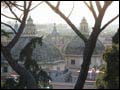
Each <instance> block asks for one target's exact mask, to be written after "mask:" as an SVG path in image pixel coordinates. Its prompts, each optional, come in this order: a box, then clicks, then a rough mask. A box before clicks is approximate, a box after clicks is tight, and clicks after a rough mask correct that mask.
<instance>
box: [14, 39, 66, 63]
mask: <svg viewBox="0 0 120 90" xmlns="http://www.w3.org/2000/svg"><path fill="white" fill-rule="evenodd" d="M32 38H33V37H21V38H20V39H19V41H18V42H17V44H16V45H15V47H14V48H13V49H12V55H13V57H15V59H17V60H18V59H19V56H20V52H21V50H22V49H23V48H24V47H25V46H26V45H27V44H28V43H29V42H30V40H31V39H32ZM32 59H34V60H37V61H39V62H41V63H52V64H54V63H55V62H63V60H64V58H63V56H62V54H61V53H60V51H59V50H58V49H57V48H56V47H55V46H54V45H52V44H48V42H46V41H45V40H43V42H42V46H40V45H39V44H37V47H36V48H34V50H33V53H32Z"/></svg>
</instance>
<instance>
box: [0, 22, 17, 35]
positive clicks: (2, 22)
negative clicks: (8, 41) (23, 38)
mask: <svg viewBox="0 0 120 90" xmlns="http://www.w3.org/2000/svg"><path fill="white" fill-rule="evenodd" d="M1 24H3V25H5V26H7V27H9V28H10V29H11V30H13V32H14V33H15V34H16V33H17V32H16V30H15V29H14V28H13V27H12V26H11V25H9V24H7V23H4V22H1Z"/></svg>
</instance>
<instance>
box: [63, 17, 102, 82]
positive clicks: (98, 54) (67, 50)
mask: <svg viewBox="0 0 120 90" xmlns="http://www.w3.org/2000/svg"><path fill="white" fill-rule="evenodd" d="M80 31H81V33H82V34H84V35H85V36H86V37H87V38H88V37H89V29H88V23H87V21H86V19H85V18H83V19H82V21H81V23H80ZM84 48H85V44H84V41H83V40H82V39H81V38H80V37H78V36H75V37H74V38H73V39H72V40H71V41H70V42H69V43H68V44H67V45H66V46H65V47H64V48H63V53H64V57H65V61H66V66H67V68H69V70H70V71H71V72H72V81H73V82H76V80H77V77H78V74H79V70H80V69H81V68H80V66H81V64H82V62H83V52H84ZM103 51H104V45H103V44H102V43H101V41H100V40H97V43H96V47H95V50H94V53H93V55H92V58H91V64H90V69H91V68H93V67H97V68H98V67H99V66H100V65H102V64H103V58H102V55H103Z"/></svg>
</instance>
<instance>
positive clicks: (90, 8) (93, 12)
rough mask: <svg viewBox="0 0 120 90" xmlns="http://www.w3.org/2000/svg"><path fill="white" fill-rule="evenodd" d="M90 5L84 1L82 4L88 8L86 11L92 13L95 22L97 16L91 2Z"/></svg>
mask: <svg viewBox="0 0 120 90" xmlns="http://www.w3.org/2000/svg"><path fill="white" fill-rule="evenodd" d="M89 3H90V6H89V5H88V3H87V2H85V1H84V4H85V5H86V6H87V7H88V9H89V10H90V11H91V12H92V14H93V16H94V19H95V20H96V19H97V14H96V12H95V10H94V8H93V4H92V1H89Z"/></svg>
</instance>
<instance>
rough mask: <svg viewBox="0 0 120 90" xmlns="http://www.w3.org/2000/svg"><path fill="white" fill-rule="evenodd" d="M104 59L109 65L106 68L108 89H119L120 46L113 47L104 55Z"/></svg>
mask: <svg viewBox="0 0 120 90" xmlns="http://www.w3.org/2000/svg"><path fill="white" fill-rule="evenodd" d="M104 59H105V61H106V63H107V68H106V74H107V75H106V77H105V78H106V79H105V80H106V82H107V88H109V89H118V88H119V45H118V44H117V45H114V44H113V45H112V48H108V50H107V51H106V53H105V54H104Z"/></svg>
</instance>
